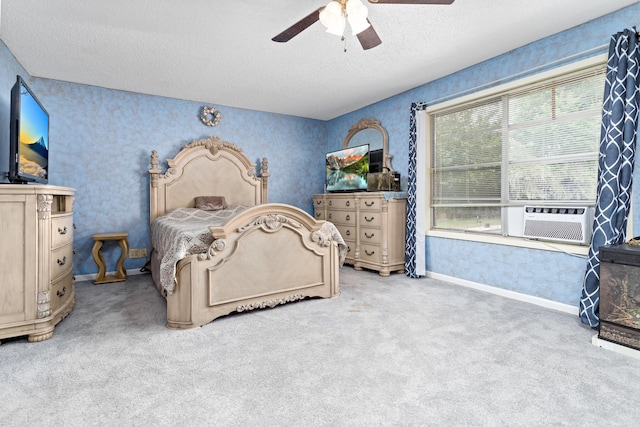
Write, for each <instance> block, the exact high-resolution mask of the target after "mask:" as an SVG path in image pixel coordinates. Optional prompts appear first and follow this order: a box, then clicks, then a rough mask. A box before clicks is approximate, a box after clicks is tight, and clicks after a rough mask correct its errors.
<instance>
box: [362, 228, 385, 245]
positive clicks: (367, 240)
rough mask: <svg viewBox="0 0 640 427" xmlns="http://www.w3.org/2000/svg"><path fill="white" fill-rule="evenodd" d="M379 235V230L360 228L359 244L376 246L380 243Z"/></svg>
mask: <svg viewBox="0 0 640 427" xmlns="http://www.w3.org/2000/svg"><path fill="white" fill-rule="evenodd" d="M380 233H381V231H380V229H379V228H360V243H361V244H364V245H366V244H371V245H377V244H379V243H380Z"/></svg>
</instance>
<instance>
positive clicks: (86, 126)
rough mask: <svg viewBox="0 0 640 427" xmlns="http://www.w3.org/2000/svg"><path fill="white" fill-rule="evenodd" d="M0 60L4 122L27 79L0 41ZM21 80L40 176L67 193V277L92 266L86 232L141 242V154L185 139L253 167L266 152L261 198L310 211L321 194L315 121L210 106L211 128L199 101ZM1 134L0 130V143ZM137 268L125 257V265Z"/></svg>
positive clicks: (171, 148) (145, 159) (172, 148)
mask: <svg viewBox="0 0 640 427" xmlns="http://www.w3.org/2000/svg"><path fill="white" fill-rule="evenodd" d="M0 61H1V64H2V74H0V100H1V101H0V102H2V108H0V119H1V120H2V123H9V119H8V114H9V113H8V111H9V102H10V100H9V93H10V89H11V86H12V85H13V83H14V82H15V78H16V77H15V76H16V74H20V75H22V76H23V77H25V78H26V77H27V76H28V75H27V73H26V72H25V70H24V69H23V68H22V67H20V66H19V64H18V63H17V61H16V60H15V58H14V57H13V55H12V54H11V52H9V51H8V49H7V48H6V46H5V45H4V44H1V45H0ZM28 84H29V86H30V87H31V89H32V90H33V91H34V92H35V94H36V96H37V97H38V98H39V100H40V101H41V102H42V104H43V105H44V106H45V107H46V108H47V110H48V112H49V114H50V116H51V119H50V141H51V142H50V150H51V151H50V180H49V182H50V183H51V184H55V185H63V186H68V187H73V188H75V189H76V191H77V192H76V200H75V204H74V208H75V209H74V210H75V215H74V222H75V224H76V227H77V228H76V230H75V236H74V249H75V251H76V257H75V259H74V272H75V273H76V274H89V273H95V272H97V266H96V265H95V263H94V262H93V259H92V257H91V248H92V246H93V241H92V239H91V235H92V234H94V233H98V232H112V231H127V232H128V233H129V247H130V248H148V247H149V237H148V236H149V225H148V218H149V216H148V215H149V190H148V173H147V171H148V170H149V167H150V166H149V156H150V154H151V150H154V149H155V150H157V151H158V154H159V157H160V159H161V160H164V159H166V158H168V157H174V156H175V155H176V154H177V153H178V151H179V149H180V147H181V146H182V145H184V144H186V143H188V142H190V141H192V140H194V139H200V138H204V137H207V136H210V135H217V136H218V137H220V138H222V139H223V140H226V141H229V142H232V143H235V144H238V145H239V146H240V147H241V148H242V149H243V150H244V152H245V154H246V155H247V156H248V157H249V158H250V159H251V160H252V161H254V162H255V163H259V162H260V161H261V159H262V157H267V159H268V161H269V172H270V174H271V176H270V178H269V187H270V188H269V201H271V202H279V203H288V204H291V205H294V206H297V207H299V208H301V209H304V210H306V211H307V212H309V213H311V212H312V200H311V194H313V193H318V192H322V191H323V182H324V181H323V180H324V154H325V144H326V139H327V137H326V131H325V124H324V122H321V121H316V120H310V119H303V118H299V117H292V116H285V115H277V114H270V113H263V112H257V111H250V110H243V109H237V108H230V107H225V106H219V105H216V108H218V109H219V110H220V111H221V113H222V120H221V122H220V124H219V125H218V126H216V127H213V128H212V127H208V126H205V125H204V124H202V123H201V122H200V119H199V112H200V108H201V107H202V106H203V105H205V104H203V103H197V102H190V101H184V100H177V99H169V98H163V97H157V96H148V95H142V94H138V93H130V92H122V91H116V90H110V89H104V88H99V87H93V86H86V85H80V84H73V83H67V82H61V81H56V80H48V79H38V78H32V79H28ZM206 105H210V104H206ZM8 134H9V130H8V128H7V129H6V131H5V130H4V128H3V132H2V135H3V138H4V140H5V141H4V143H5V144H6V143H8ZM7 150H8V149H7ZM7 150H4V149H0V152H2V151H5V152H6V151H7ZM164 166H165V165H164V164H163V167H164ZM3 169H4V168H3ZM108 244H109V243H107V244H105V249H106V247H107V245H108ZM114 246H115V245H114ZM105 254H106V255H107V256H108V261H107V264H108V267H111V266H115V261H116V260H117V257H118V256H119V249H115V250H105ZM143 264H144V260H140V259H127V260H126V262H125V268H127V269H134V268H139V267H142V265H143Z"/></svg>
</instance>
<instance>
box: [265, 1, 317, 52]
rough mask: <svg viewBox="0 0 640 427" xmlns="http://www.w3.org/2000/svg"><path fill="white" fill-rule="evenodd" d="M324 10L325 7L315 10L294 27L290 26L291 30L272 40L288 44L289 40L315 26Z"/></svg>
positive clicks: (288, 29)
mask: <svg viewBox="0 0 640 427" xmlns="http://www.w3.org/2000/svg"><path fill="white" fill-rule="evenodd" d="M322 9H324V6H323V7H320V8H318V9H317V10H314V11H313V12H311V13H310V14H308V15H307V16H305V17H304V18H302V19H301V20H299V21H298V22H296V23H295V24H293V25H292V26H290V27H289V28H287V29H286V30H284V31H283V32H281V33H280V34H278V35H277V36H275V37H274V38H272V39H271V40H273V41H274V42H279V43H286V42H288V41H289V40H291V39H292V38H294V37H295V36H297V35H298V34H300V33H301V32H303V31H304V30H306V29H307V28H309V27H310V26H311V25H313V24H315V23H316V21H318V20H319V19H320V11H321V10H322Z"/></svg>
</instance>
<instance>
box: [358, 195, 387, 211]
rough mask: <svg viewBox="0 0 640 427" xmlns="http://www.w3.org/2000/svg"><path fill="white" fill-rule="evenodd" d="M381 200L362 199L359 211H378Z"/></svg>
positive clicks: (372, 198) (375, 198)
mask: <svg viewBox="0 0 640 427" xmlns="http://www.w3.org/2000/svg"><path fill="white" fill-rule="evenodd" d="M381 209H382V199H380V198H378V197H364V198H362V199H361V200H360V210H363V211H364V210H369V211H380V210H381Z"/></svg>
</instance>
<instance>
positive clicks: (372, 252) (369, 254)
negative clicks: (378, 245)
mask: <svg viewBox="0 0 640 427" xmlns="http://www.w3.org/2000/svg"><path fill="white" fill-rule="evenodd" d="M364 253H365V254H367V255H368V256H371V255H373V254H375V253H376V251H371V252H369V251H368V250H366V249H365V250H364Z"/></svg>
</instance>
